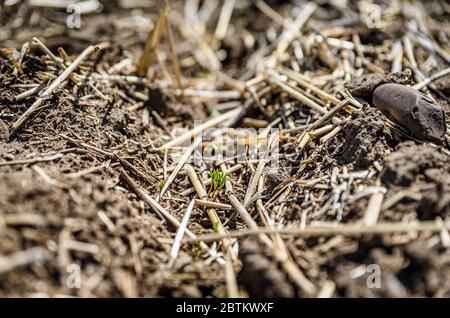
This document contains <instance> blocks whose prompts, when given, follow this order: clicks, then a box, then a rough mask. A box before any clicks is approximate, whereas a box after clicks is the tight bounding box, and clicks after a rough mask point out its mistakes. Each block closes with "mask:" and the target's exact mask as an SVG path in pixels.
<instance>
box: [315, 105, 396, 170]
mask: <svg viewBox="0 0 450 318" xmlns="http://www.w3.org/2000/svg"><path fill="white" fill-rule="evenodd" d="M341 125H342V132H341V133H339V137H340V138H339V139H335V140H330V141H328V142H327V145H326V146H325V147H321V148H320V150H319V151H318V152H317V155H316V156H314V158H315V160H319V161H320V162H321V168H324V167H332V166H335V165H338V164H344V165H348V166H349V167H350V168H351V169H361V168H367V167H368V166H370V165H371V164H373V162H374V161H379V162H380V163H381V162H382V161H383V158H384V157H385V156H386V155H387V154H388V153H390V152H391V151H392V149H394V147H395V145H397V144H398V142H399V141H400V140H401V137H400V136H399V135H398V134H397V133H395V132H393V131H392V130H391V129H390V128H388V127H387V126H386V118H385V116H384V115H383V114H382V113H381V112H380V111H379V110H378V109H376V108H373V107H365V108H364V109H363V110H362V111H356V112H353V113H352V115H351V116H350V118H348V120H346V121H345V122H344V123H342V124H341Z"/></svg>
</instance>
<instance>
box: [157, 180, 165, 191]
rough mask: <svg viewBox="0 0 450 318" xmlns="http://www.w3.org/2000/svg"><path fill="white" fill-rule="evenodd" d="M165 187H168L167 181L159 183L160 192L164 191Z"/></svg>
mask: <svg viewBox="0 0 450 318" xmlns="http://www.w3.org/2000/svg"><path fill="white" fill-rule="evenodd" d="M165 185H166V181H164V180H161V181H159V191H162V189H163V188H164V186H165Z"/></svg>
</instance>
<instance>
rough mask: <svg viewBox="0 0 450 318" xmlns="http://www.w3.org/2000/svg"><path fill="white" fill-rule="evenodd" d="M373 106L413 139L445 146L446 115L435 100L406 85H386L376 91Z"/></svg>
mask: <svg viewBox="0 0 450 318" xmlns="http://www.w3.org/2000/svg"><path fill="white" fill-rule="evenodd" d="M372 102H373V105H374V106H375V107H376V108H378V109H379V110H381V111H382V112H383V113H384V114H385V115H386V116H387V117H388V118H389V119H391V120H393V121H394V122H396V123H398V124H400V125H401V126H403V127H405V128H407V129H408V130H409V131H410V132H411V133H412V134H413V135H414V137H416V138H418V139H423V140H429V141H433V142H438V143H442V141H443V140H444V136H445V130H446V126H445V115H444V111H443V109H442V108H441V107H440V106H439V105H437V104H436V102H435V101H434V100H433V98H431V97H429V96H427V95H425V94H423V93H421V92H419V91H417V90H415V89H413V88H411V87H409V86H405V85H400V84H383V85H380V86H378V87H377V88H376V89H375V91H374V92H373V97H372Z"/></svg>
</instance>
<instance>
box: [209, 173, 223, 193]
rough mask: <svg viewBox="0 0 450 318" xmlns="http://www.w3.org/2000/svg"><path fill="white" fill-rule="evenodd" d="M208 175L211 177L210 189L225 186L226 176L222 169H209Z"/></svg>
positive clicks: (218, 188)
mask: <svg viewBox="0 0 450 318" xmlns="http://www.w3.org/2000/svg"><path fill="white" fill-rule="evenodd" d="M209 177H210V178H211V186H210V188H209V190H210V191H216V190H220V189H222V188H223V187H224V186H225V181H226V176H225V173H223V172H222V171H220V170H216V169H214V170H213V169H211V170H209Z"/></svg>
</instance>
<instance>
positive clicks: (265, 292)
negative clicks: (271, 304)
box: [239, 239, 295, 298]
mask: <svg viewBox="0 0 450 318" xmlns="http://www.w3.org/2000/svg"><path fill="white" fill-rule="evenodd" d="M239 258H240V260H241V262H242V270H241V272H240V274H239V280H240V281H241V282H242V284H243V285H244V286H245V289H246V291H247V292H248V293H249V295H250V297H256V298H290V297H294V296H295V292H294V288H293V287H292V285H291V284H290V283H289V281H288V280H287V278H286V275H285V274H284V273H283V272H282V271H281V270H280V269H279V268H278V266H277V262H276V261H275V260H273V259H272V258H271V257H270V255H269V254H268V253H267V251H265V249H264V248H263V247H262V246H261V244H260V243H258V241H256V240H253V239H246V240H244V241H243V242H242V243H241V246H240V249H239Z"/></svg>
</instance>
